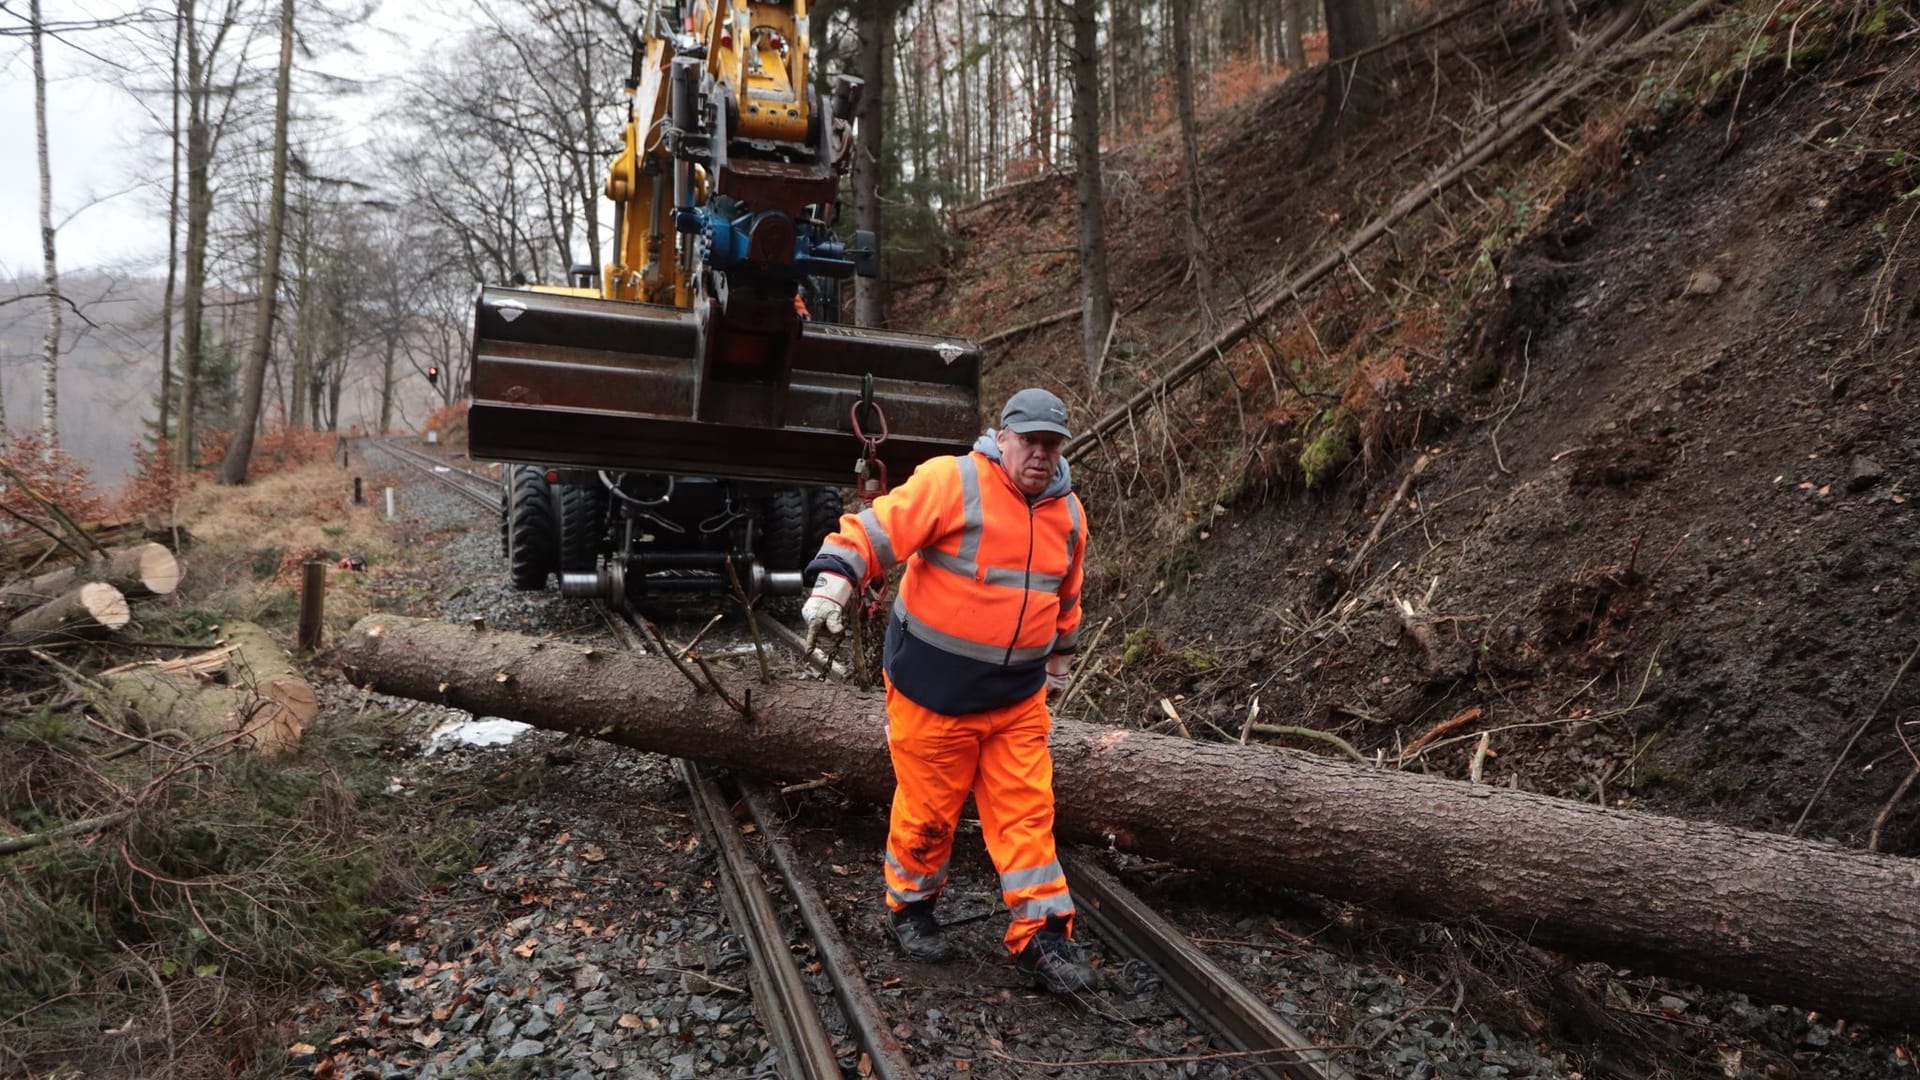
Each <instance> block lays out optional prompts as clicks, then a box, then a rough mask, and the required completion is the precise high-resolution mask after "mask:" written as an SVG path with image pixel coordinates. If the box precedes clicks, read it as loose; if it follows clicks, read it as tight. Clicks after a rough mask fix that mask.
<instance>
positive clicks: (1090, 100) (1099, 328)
mask: <svg viewBox="0 0 1920 1080" xmlns="http://www.w3.org/2000/svg"><path fill="white" fill-rule="evenodd" d="M1329 2H1331V0H1329ZM1098 12H1099V3H1098V0H1073V160H1074V167H1075V169H1076V170H1077V171H1078V173H1079V183H1078V185H1077V188H1076V192H1077V203H1078V210H1079V218H1080V244H1079V247H1080V351H1081V354H1082V356H1083V357H1084V358H1085V359H1086V364H1087V382H1088V383H1090V384H1094V385H1097V384H1098V383H1099V382H1100V368H1101V365H1102V363H1103V362H1104V361H1105V359H1106V351H1107V334H1108V332H1109V330H1110V328H1111V326H1112V322H1113V291H1112V288H1111V286H1110V285H1109V283H1108V281H1107V224H1106V192H1105V188H1104V185H1103V184H1102V183H1101V177H1100V28H1099V26H1098V24H1097V23H1096V22H1095V17H1096V16H1097V14H1098Z"/></svg>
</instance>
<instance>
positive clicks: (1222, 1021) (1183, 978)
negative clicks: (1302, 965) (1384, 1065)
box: [762, 620, 1355, 1080]
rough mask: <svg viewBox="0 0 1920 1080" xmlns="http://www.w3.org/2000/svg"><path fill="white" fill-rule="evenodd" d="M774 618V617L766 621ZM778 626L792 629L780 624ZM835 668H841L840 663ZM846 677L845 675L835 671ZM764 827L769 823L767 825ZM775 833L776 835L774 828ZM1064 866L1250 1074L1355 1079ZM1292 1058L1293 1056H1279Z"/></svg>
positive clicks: (1165, 927)
mask: <svg viewBox="0 0 1920 1080" xmlns="http://www.w3.org/2000/svg"><path fill="white" fill-rule="evenodd" d="M768 621H770V622H771V621H772V620H768ZM775 625H776V626H778V627H779V629H782V630H785V629H786V627H784V626H782V625H780V624H778V623H775ZM774 637H776V638H778V639H779V640H780V641H781V642H782V643H784V644H786V645H787V646H788V647H790V648H792V649H793V650H794V651H795V652H797V653H800V654H801V655H802V656H803V657H804V658H805V659H806V660H808V661H809V662H810V663H811V664H812V665H813V666H814V667H815V668H818V667H819V665H820V660H821V659H822V658H823V654H821V653H820V651H819V650H817V649H815V650H812V655H808V654H807V649H806V642H805V639H803V638H801V637H800V636H799V635H798V634H797V633H794V632H793V631H791V630H788V631H787V632H786V633H784V634H781V633H775V634H774ZM835 667H836V668H838V667H839V665H835ZM834 674H835V675H836V676H839V677H840V678H842V679H844V678H845V677H846V676H845V674H844V672H842V671H839V670H836V671H835V672H834ZM762 830H763V831H765V825H764V824H763V825H762ZM767 835H768V836H769V838H771V837H772V833H771V832H768V833H767ZM1060 863H1061V866H1062V867H1064V868H1065V869H1066V872H1067V879H1068V880H1069V881H1071V882H1072V888H1073V892H1074V894H1075V895H1076V896H1080V897H1083V898H1084V899H1086V900H1088V901H1090V902H1089V903H1088V904H1086V905H1085V906H1082V907H1080V908H1079V912H1080V914H1083V915H1086V916H1088V918H1089V920H1090V921H1091V922H1092V923H1093V924H1094V929H1095V930H1096V931H1097V932H1098V933H1099V934H1100V936H1101V938H1102V939H1104V940H1106V941H1109V942H1111V943H1113V945H1114V946H1115V947H1116V948H1118V949H1119V950H1120V951H1121V952H1124V953H1127V954H1129V955H1131V956H1134V957H1137V958H1139V959H1141V960H1144V961H1145V962H1146V963H1147V964H1148V966H1150V967H1152V968H1153V969H1154V971H1155V972H1156V973H1157V974H1158V975H1159V976H1160V979H1161V981H1162V983H1163V984H1164V985H1165V986H1166V987H1167V988H1168V989H1169V990H1170V991H1172V993H1173V996H1174V998H1175V1000H1176V1003H1177V1004H1178V1005H1179V1007H1180V1010H1181V1011H1182V1012H1183V1013H1185V1014H1186V1015H1187V1017H1188V1018H1189V1019H1191V1020H1192V1021H1193V1022H1194V1023H1196V1024H1198V1025H1200V1026H1201V1027H1203V1028H1206V1029H1207V1030H1209V1031H1212V1032H1215V1033H1217V1034H1218V1035H1219V1036H1220V1037H1221V1039H1223V1040H1224V1041H1226V1042H1227V1043H1229V1044H1231V1045H1232V1046H1233V1048H1234V1049H1235V1050H1238V1051H1240V1052H1242V1053H1245V1054H1246V1055H1247V1056H1248V1057H1249V1059H1253V1060H1258V1061H1260V1062H1261V1063H1259V1064H1250V1065H1248V1067H1247V1068H1246V1070H1245V1071H1246V1074H1247V1075H1252V1076H1260V1077H1267V1078H1271V1080H1279V1078H1281V1077H1284V1078H1285V1080H1355V1077H1354V1074H1353V1073H1352V1072H1350V1071H1348V1070H1347V1069H1346V1068H1345V1067H1344V1066H1342V1065H1341V1064H1340V1063H1339V1062H1337V1061H1335V1060H1334V1059H1333V1056H1332V1055H1331V1054H1330V1053H1329V1052H1328V1051H1326V1050H1322V1049H1321V1048H1319V1047H1318V1046H1316V1045H1315V1044H1314V1042H1313V1040H1312V1039H1310V1038H1308V1037H1307V1035H1306V1033H1305V1032H1302V1031H1300V1030H1299V1029H1298V1028H1296V1027H1294V1026H1293V1025H1292V1024H1289V1023H1287V1022H1286V1020H1284V1019H1282V1018H1281V1017H1280V1015H1279V1014H1278V1013H1276V1012H1274V1011H1273V1009H1272V1008H1271V1007H1269V1006H1268V1005H1267V1003H1266V1002H1264V1001H1262V1000H1261V999H1260V997H1259V996H1258V995H1256V994H1255V993H1253V991H1251V990H1249V989H1247V987H1246V986H1245V984H1243V983H1241V982H1240V981H1239V980H1238V979H1235V978H1234V977H1233V976H1232V975H1231V974H1229V973H1228V972H1227V971H1226V969H1224V968H1222V967H1221V966H1220V965H1218V964H1216V963H1214V962H1213V960H1212V959H1210V958H1208V956H1207V955H1206V954H1205V953H1203V952H1201V951H1200V949H1199V948H1197V947H1196V946H1195V945H1194V944H1193V943H1192V942H1191V941H1188V940H1187V937H1186V935H1185V934H1183V933H1181V932H1180V930H1179V929H1178V928H1176V927H1175V926H1174V925H1173V924H1171V923H1169V922H1167V920H1166V919H1164V918H1162V917H1160V915H1158V914H1157V913H1155V912H1154V911H1153V909H1152V908H1151V907H1149V906H1148V905H1147V904H1146V902H1145V901H1143V900H1141V899H1140V898H1139V897H1137V896H1135V895H1134V894H1133V893H1132V892H1131V891H1130V890H1128V889H1127V888H1126V887H1125V886H1123V885H1121V884H1120V882H1119V881H1117V880H1116V879H1114V878H1113V877H1112V876H1111V875H1109V874H1108V873H1106V871H1104V870H1101V869H1100V868H1099V867H1097V866H1095V865H1093V864H1092V863H1090V862H1088V861H1087V860H1086V859H1084V858H1081V857H1079V856H1078V855H1075V854H1074V853H1073V852H1071V851H1068V850H1067V849H1065V848H1064V847H1063V848H1062V849H1061V850H1060ZM1283 1057H1290V1058H1292V1059H1293V1060H1291V1061H1280V1060H1277V1059H1280V1058H1283Z"/></svg>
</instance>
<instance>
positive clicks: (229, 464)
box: [220, 0, 293, 484]
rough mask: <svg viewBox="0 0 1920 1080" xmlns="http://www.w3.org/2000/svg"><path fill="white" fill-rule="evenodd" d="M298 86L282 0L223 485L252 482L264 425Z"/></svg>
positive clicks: (288, 13)
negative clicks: (265, 177) (244, 338)
mask: <svg viewBox="0 0 1920 1080" xmlns="http://www.w3.org/2000/svg"><path fill="white" fill-rule="evenodd" d="M292 82H293V0H280V70H279V72H278V73H277V76H276V80H275V82H274V87H273V191H272V194H271V195H270V196H269V200H270V201H269V202H268V204H267V237H266V243H265V245H264V246H263V247H262V249H261V252H260V304H259V309H258V313H257V314H256V315H255V316H254V325H253V349H252V350H251V352H250V353H249V354H248V356H247V374H246V382H245V384H244V386H243V388H242V390H241V392H240V416H239V419H238V420H236V421H235V423H234V431H233V441H232V442H230V443H228V444H227V457H226V460H225V461H223V462H221V463H220V482H221V483H223V484H244V483H246V482H247V464H248V462H250V461H251V460H252V459H253V434H254V430H255V429H256V428H258V427H259V426H260V396H261V390H262V388H263V387H264V386H265V385H266V378H267V359H268V358H269V357H270V356H271V355H272V354H273V316H274V310H275V307H276V305H277V304H278V303H279V300H280V247H281V237H282V235H283V234H284V232H285V230H286V223H287V98H288V97H289V95H290V92H291V89H292Z"/></svg>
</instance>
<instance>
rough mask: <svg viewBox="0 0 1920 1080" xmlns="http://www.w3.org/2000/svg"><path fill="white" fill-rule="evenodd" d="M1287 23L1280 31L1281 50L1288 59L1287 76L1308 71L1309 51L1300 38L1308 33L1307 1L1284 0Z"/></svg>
mask: <svg viewBox="0 0 1920 1080" xmlns="http://www.w3.org/2000/svg"><path fill="white" fill-rule="evenodd" d="M1282 6H1283V7H1284V8H1285V9H1286V15H1287V23H1286V25H1285V26H1284V27H1282V28H1281V31H1280V48H1281V50H1282V55H1283V56H1284V57H1285V59H1286V64H1287V74H1288V75H1289V76H1292V75H1298V74H1300V73H1301V72H1303V71H1305V70H1307V49H1306V46H1305V45H1304V44H1302V43H1301V40H1300V37H1301V35H1302V34H1305V33H1306V32H1307V0H1283V3H1282Z"/></svg>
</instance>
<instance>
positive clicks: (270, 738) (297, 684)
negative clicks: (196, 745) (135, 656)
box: [99, 622, 320, 754]
mask: <svg viewBox="0 0 1920 1080" xmlns="http://www.w3.org/2000/svg"><path fill="white" fill-rule="evenodd" d="M222 630H223V632H224V635H225V637H226V639H227V640H226V643H225V644H223V645H221V646H219V647H217V648H214V649H210V650H208V651H206V652H203V653H196V654H194V655H192V656H183V657H180V658H179V659H177V660H166V661H150V662H145V663H139V664H128V665H126V666H124V667H117V668H114V669H112V670H111V671H103V672H101V673H100V675H99V679H100V682H101V683H102V684H103V685H105V686H106V688H107V693H108V695H109V696H111V697H112V699H113V700H114V701H115V702H116V703H117V704H119V705H120V706H121V707H122V708H124V709H126V710H128V711H129V712H131V713H132V714H133V715H134V716H135V717H138V718H139V720H140V722H141V724H143V725H144V726H145V728H146V730H147V731H148V732H154V731H160V730H163V729H167V728H174V729H178V730H180V731H182V732H184V733H185V734H187V735H188V736H190V737H193V738H198V739H213V738H223V737H225V736H228V735H234V734H240V735H241V736H242V737H241V738H240V739H237V740H235V745H238V746H242V747H246V748H248V749H251V750H254V751H256V752H258V753H262V754H284V753H287V752H289V751H291V750H293V749H294V748H295V747H296V746H298V745H299V743H300V736H301V734H302V733H303V732H305V731H306V729H307V725H308V724H311V723H312V722H313V718H314V717H315V716H318V715H319V713H320V699H319V697H318V695H316V694H315V693H314V691H313V686H312V684H310V683H308V682H307V680H306V679H304V678H302V677H301V676H300V674H299V673H298V672H296V671H295V670H294V669H293V664H292V662H291V661H289V660H288V659H287V656H286V652H285V650H283V649H281V648H280V645H279V643H277V642H275V641H274V640H273V637H272V635H270V634H268V633H267V632H266V631H265V630H263V629H261V628H260V627H258V626H255V625H254V624H253V623H244V622H243V623H233V624H231V625H229V626H226V627H223V628H222Z"/></svg>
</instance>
